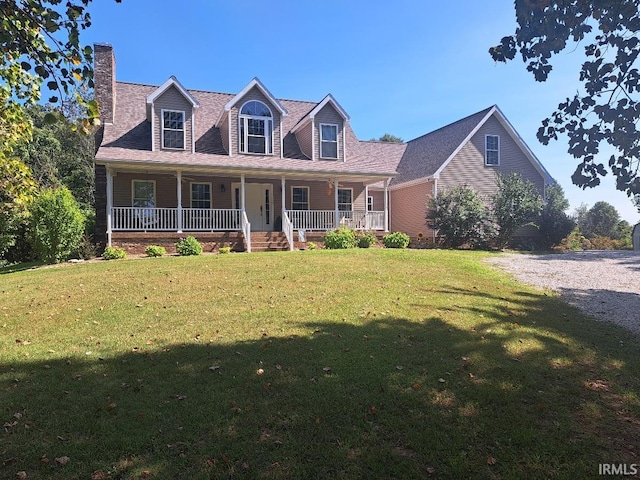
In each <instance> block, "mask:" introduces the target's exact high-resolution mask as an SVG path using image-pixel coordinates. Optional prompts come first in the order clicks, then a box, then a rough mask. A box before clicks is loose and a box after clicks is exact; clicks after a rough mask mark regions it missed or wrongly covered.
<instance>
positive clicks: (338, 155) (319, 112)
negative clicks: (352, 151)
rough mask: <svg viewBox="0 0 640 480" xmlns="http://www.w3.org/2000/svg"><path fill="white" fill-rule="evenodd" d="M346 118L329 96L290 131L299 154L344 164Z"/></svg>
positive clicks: (345, 157)
mask: <svg viewBox="0 0 640 480" xmlns="http://www.w3.org/2000/svg"><path fill="white" fill-rule="evenodd" d="M348 122H349V115H347V112H345V111H344V109H343V108H342V107H341V106H340V104H339V103H338V102H337V101H336V99H335V98H333V95H331V94H328V95H327V96H326V97H324V99H323V100H322V101H321V102H320V103H318V105H316V106H315V107H314V108H313V110H311V111H310V112H309V113H308V114H307V115H305V116H304V117H303V118H302V119H301V120H300V122H298V124H297V125H296V126H295V127H293V129H292V130H291V132H292V133H294V134H295V136H296V139H297V140H298V144H299V145H300V149H301V150H302V153H304V154H305V155H306V156H307V157H309V158H310V159H311V160H333V161H341V162H345V161H346V159H347V151H346V125H347V123H348Z"/></svg>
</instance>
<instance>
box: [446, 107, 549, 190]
mask: <svg viewBox="0 0 640 480" xmlns="http://www.w3.org/2000/svg"><path fill="white" fill-rule="evenodd" d="M485 135H499V136H500V165H499V166H487V165H485V158H484V150H485ZM514 171H515V172H520V174H521V175H522V177H523V178H524V179H526V180H529V181H531V182H533V183H534V185H536V187H537V188H538V191H539V192H540V194H541V195H542V194H543V192H544V178H543V177H542V176H541V175H540V173H538V171H537V170H536V168H535V167H534V166H533V164H532V163H531V162H530V161H529V159H528V158H527V156H526V155H525V154H524V153H523V152H522V150H521V149H520V147H519V146H518V145H517V144H516V142H515V141H514V140H513V139H512V138H511V136H510V135H509V134H508V133H507V131H506V130H505V129H504V127H503V126H502V124H501V123H500V122H499V121H498V120H497V119H496V118H495V117H491V118H490V119H489V120H487V122H486V123H485V124H484V125H483V126H482V127H481V128H480V129H479V130H478V132H476V134H475V135H474V136H473V137H472V138H471V140H470V141H469V142H467V144H466V145H464V146H463V147H462V149H461V150H460V151H459V152H458V154H457V155H456V156H455V157H454V158H453V159H452V160H451V162H450V163H449V164H448V165H447V166H446V167H445V168H444V170H443V171H442V172H441V174H440V178H439V180H438V190H441V189H445V188H451V187H453V186H455V185H464V184H466V185H469V186H470V187H472V188H473V189H474V190H475V191H476V192H478V193H479V194H480V195H481V196H483V197H488V196H491V195H493V194H494V193H495V192H496V190H497V186H496V173H497V172H500V173H503V174H506V173H510V172H514Z"/></svg>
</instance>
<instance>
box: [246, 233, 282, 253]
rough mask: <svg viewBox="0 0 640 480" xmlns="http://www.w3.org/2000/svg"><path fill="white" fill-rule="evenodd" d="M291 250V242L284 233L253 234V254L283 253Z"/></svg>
mask: <svg viewBox="0 0 640 480" xmlns="http://www.w3.org/2000/svg"><path fill="white" fill-rule="evenodd" d="M286 250H289V242H287V237H286V236H285V234H284V233H283V232H251V251H252V252H282V251H286Z"/></svg>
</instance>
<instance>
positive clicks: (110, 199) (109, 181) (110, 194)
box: [107, 167, 113, 247]
mask: <svg viewBox="0 0 640 480" xmlns="http://www.w3.org/2000/svg"><path fill="white" fill-rule="evenodd" d="M112 210H113V172H112V171H111V169H110V168H108V167H107V246H108V247H110V246H111V231H112V228H113V217H112Z"/></svg>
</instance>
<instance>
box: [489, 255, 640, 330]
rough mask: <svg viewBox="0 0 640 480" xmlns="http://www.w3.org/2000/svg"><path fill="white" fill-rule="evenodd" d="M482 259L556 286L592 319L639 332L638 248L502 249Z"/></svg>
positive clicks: (538, 282)
mask: <svg viewBox="0 0 640 480" xmlns="http://www.w3.org/2000/svg"><path fill="white" fill-rule="evenodd" d="M488 261H489V262H490V263H492V264H496V265H498V266H499V267H500V268H501V269H503V270H506V271H507V272H510V273H512V274H513V275H514V276H515V277H516V278H517V279H518V280H520V281H521V282H524V283H527V284H529V285H533V286H536V287H539V288H541V289H550V290H553V291H555V292H558V293H559V294H560V295H562V297H563V299H564V300H565V301H566V302H567V303H570V304H571V305H574V306H576V307H578V308H579V309H580V310H582V311H584V312H585V313H587V314H589V315H591V316H593V317H595V318H596V319H598V320H608V321H611V322H614V323H617V324H618V325H621V326H623V327H625V328H628V329H629V330H631V331H633V332H635V333H636V334H640V252H631V251H600V250H599V251H586V252H571V253H563V254H554V255H521V254H504V255H501V256H499V257H492V258H490V259H489V260H488Z"/></svg>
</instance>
